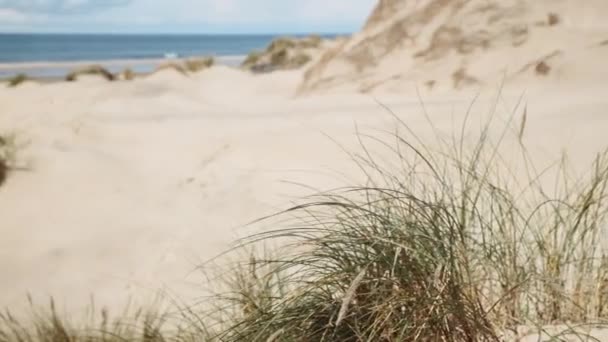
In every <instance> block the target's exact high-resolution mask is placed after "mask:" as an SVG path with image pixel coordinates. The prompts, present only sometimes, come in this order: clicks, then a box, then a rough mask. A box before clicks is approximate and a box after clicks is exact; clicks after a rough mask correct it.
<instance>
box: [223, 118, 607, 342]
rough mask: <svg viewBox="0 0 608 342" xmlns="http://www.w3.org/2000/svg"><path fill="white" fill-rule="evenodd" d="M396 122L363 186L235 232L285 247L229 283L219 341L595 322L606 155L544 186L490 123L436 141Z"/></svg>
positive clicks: (402, 337)
mask: <svg viewBox="0 0 608 342" xmlns="http://www.w3.org/2000/svg"><path fill="white" fill-rule="evenodd" d="M465 122H466V120H465ZM401 125H402V128H404V129H406V131H407V132H409V133H408V135H407V137H406V135H405V134H398V135H396V136H394V137H393V139H394V141H396V142H397V143H395V144H387V143H386V142H382V141H380V144H384V146H389V148H390V149H391V150H392V153H393V156H394V157H395V158H394V161H395V162H394V163H392V165H393V166H391V167H388V166H387V167H383V166H381V165H383V164H382V163H381V162H380V161H379V158H378V159H376V158H374V157H373V156H372V154H369V153H368V149H367V147H366V146H364V154H363V155H362V156H354V158H355V160H356V161H357V164H358V165H359V166H360V167H361V169H362V170H363V171H364V172H365V174H366V175H368V182H367V184H366V185H365V186H361V187H352V188H347V189H342V190H338V191H332V192H330V193H328V194H323V195H320V196H319V197H318V198H316V199H313V200H312V201H310V202H308V203H304V204H302V205H298V206H296V207H294V208H292V209H290V210H288V211H287V212H286V213H285V214H288V215H293V216H292V217H295V219H294V221H293V224H292V225H291V226H288V227H285V226H284V225H283V226H280V227H279V229H277V230H271V231H269V232H265V233H261V234H258V235H255V236H252V237H250V238H248V239H245V240H244V241H243V242H244V244H245V245H248V244H257V243H260V242H271V241H273V240H275V241H277V245H279V246H283V247H280V248H279V249H278V250H277V251H276V252H275V253H274V255H276V257H274V258H264V259H257V260H255V261H254V262H252V263H251V264H252V266H251V268H252V269H254V271H251V272H250V274H251V275H250V276H249V277H248V278H245V279H246V280H245V281H244V280H243V279H244V277H242V276H241V275H238V276H236V277H235V278H234V279H233V280H232V283H233V284H235V285H234V286H233V288H234V289H235V290H234V291H233V292H231V293H230V294H229V295H228V296H227V297H226V299H227V301H228V302H230V303H234V309H233V311H229V313H228V314H227V315H226V318H225V319H224V320H223V321H224V322H225V321H228V322H232V325H229V326H228V328H225V329H224V330H223V331H222V333H220V335H219V336H220V340H221V341H268V340H272V341H500V340H503V339H506V338H507V337H506V336H507V335H506V334H507V332H509V331H517V329H518V327H521V326H529V327H544V326H547V325H556V324H566V325H577V324H590V323H605V322H606V319H608V254H606V249H605V248H606V245H605V241H604V240H605V239H606V237H608V234H607V233H608V231H607V227H606V210H607V209H608V205H607V203H606V194H607V193H606V189H607V185H608V159H607V155H606V154H605V153H603V154H601V155H599V156H598V157H597V160H596V161H595V163H594V164H593V165H592V168H591V174H589V175H588V177H586V178H585V181H583V180H581V181H577V182H575V181H572V179H570V178H569V177H568V176H566V175H567V172H566V168H565V166H563V167H561V168H556V171H557V174H558V176H556V179H557V183H556V188H555V189H556V190H555V192H554V194H553V195H550V194H549V193H548V192H547V189H546V187H544V186H543V185H542V182H543V180H544V179H546V178H547V177H551V175H550V174H549V173H548V172H549V171H546V172H536V171H535V169H534V166H533V163H532V162H531V160H530V157H529V155H528V154H527V152H526V150H525V148H524V147H523V146H521V150H522V151H521V152H522V155H523V157H522V159H523V160H522V164H521V165H523V166H525V167H523V169H522V170H520V171H522V173H523V174H525V175H527V177H526V179H525V181H524V182H522V181H521V178H519V177H518V176H516V175H517V173H516V170H513V168H512V165H513V164H511V163H509V162H507V161H506V159H504V158H503V157H502V156H501V155H500V153H499V152H498V151H499V149H500V148H499V147H500V145H501V139H499V141H491V140H490V138H489V136H490V134H489V132H490V130H491V129H492V127H491V125H490V124H488V125H487V126H486V127H485V128H484V129H483V131H482V132H481V137H480V138H479V140H478V141H477V142H476V143H474V144H473V145H472V146H470V147H469V148H467V147H466V146H467V144H466V143H465V142H464V138H460V140H459V139H445V138H444V137H442V136H441V135H440V134H438V135H437V138H438V141H439V145H440V146H439V147H438V148H437V149H431V147H430V146H429V145H426V144H424V143H423V142H422V140H421V139H418V137H416V135H414V133H413V132H412V131H411V130H410V129H409V127H407V125H406V124H405V123H403V122H401ZM524 128H525V121H522V125H521V131H520V138H521V136H523V131H524ZM507 129H511V127H508V128H507ZM514 131H517V129H514ZM462 132H464V126H463V130H462ZM503 133H504V134H503ZM503 133H500V134H498V136H499V137H501V136H502V137H504V136H505V135H506V134H507V131H506V130H505V131H504V132H503ZM463 135H464V134H463ZM515 135H517V134H516V132H515ZM370 141H372V142H373V141H375V142H379V140H378V139H377V138H374V137H371V140H370ZM395 165H399V166H401V167H400V169H401V171H396V167H395ZM260 270H261V271H260ZM238 273H239V274H242V273H243V272H242V271H238ZM247 279H248V280H247ZM252 284H253V285H252ZM245 308H246V310H245ZM561 333H562V334H563V332H561ZM562 336H563V335H562ZM558 340H559V339H558Z"/></svg>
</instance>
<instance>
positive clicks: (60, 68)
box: [0, 34, 332, 77]
mask: <svg viewBox="0 0 608 342" xmlns="http://www.w3.org/2000/svg"><path fill="white" fill-rule="evenodd" d="M277 36H283V35H280V34H276V35H126V34H114V35H112V34H0V77H10V76H11V75H14V74H17V73H26V74H28V75H31V76H38V77H57V76H61V75H64V74H65V72H66V71H67V70H69V69H70V68H69V66H68V64H69V63H67V62H86V61H91V62H110V61H129V62H128V63H122V64H121V63H108V68H109V69H116V70H118V69H120V68H124V67H131V68H133V69H135V70H136V71H141V72H146V71H149V69H151V68H153V65H152V64H150V63H149V62H148V63H146V60H148V61H149V60H154V59H156V60H158V59H163V58H167V57H192V56H214V57H216V58H217V59H218V61H219V62H220V63H223V64H228V65H232V64H238V63H239V62H240V61H241V60H242V59H243V58H244V56H246V55H247V54H249V52H251V51H253V50H259V49H263V48H265V47H266V46H267V45H268V44H269V43H270V42H271V41H272V40H273V39H274V38H276V37H277ZM331 36H332V35H326V37H331ZM135 61H141V63H140V62H137V63H135ZM102 64H104V63H102Z"/></svg>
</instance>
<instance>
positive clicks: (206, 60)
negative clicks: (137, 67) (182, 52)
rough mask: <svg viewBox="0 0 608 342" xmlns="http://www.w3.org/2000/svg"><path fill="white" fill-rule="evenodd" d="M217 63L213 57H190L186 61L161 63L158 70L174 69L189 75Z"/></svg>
mask: <svg viewBox="0 0 608 342" xmlns="http://www.w3.org/2000/svg"><path fill="white" fill-rule="evenodd" d="M214 64H215V59H214V58H213V57H201V58H190V59H186V60H184V61H170V62H166V63H163V64H161V65H159V66H158V67H157V68H156V71H160V70H167V69H172V70H175V71H177V72H179V73H180V74H183V75H187V74H189V73H196V72H199V71H202V70H205V69H208V68H210V67H212V66H213V65H214Z"/></svg>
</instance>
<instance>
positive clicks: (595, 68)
mask: <svg viewBox="0 0 608 342" xmlns="http://www.w3.org/2000/svg"><path fill="white" fill-rule="evenodd" d="M607 14H608V5H607V3H606V2H605V1H601V0H594V1H587V2H584V3H581V2H580V1H574V0H558V1H542V0H541V1H524V0H507V1H486V0H472V1H445V0H425V1H400V0H384V1H381V2H380V4H379V6H378V7H377V8H376V10H375V11H374V13H373V14H372V15H371V16H370V18H369V20H368V22H367V24H366V25H365V26H364V29H363V30H362V31H361V32H360V33H358V34H356V35H354V36H353V37H352V38H351V39H350V41H348V42H345V43H343V44H342V45H341V46H338V47H336V48H334V49H331V50H329V51H327V52H326V53H325V55H324V56H323V57H322V58H321V59H320V60H319V61H318V62H317V63H316V65H314V66H312V67H311V68H310V70H309V71H308V72H307V74H306V76H305V79H304V81H303V83H302V84H301V86H300V91H301V92H314V91H317V92H321V91H326V90H329V89H334V90H335V89H340V88H345V89H351V90H357V91H362V92H371V91H375V90H382V89H384V90H388V89H393V90H395V91H399V89H402V88H403V87H404V86H406V87H407V86H420V87H421V88H432V89H453V88H463V87H479V86H484V85H492V86H494V85H496V84H500V83H502V82H503V81H507V82H514V83H517V82H522V83H523V84H528V85H529V84H530V82H535V83H555V82H563V81H565V82H575V81H577V80H585V81H594V82H603V80H604V79H605V78H606V76H607V73H608V67H606V66H605V65H603V64H605V63H603V62H602V61H603V60H606V57H608V49H605V48H603V47H602V45H601V42H602V41H604V40H606V39H608V27H606V25H605V23H604V19H603V18H605V17H606V15H607Z"/></svg>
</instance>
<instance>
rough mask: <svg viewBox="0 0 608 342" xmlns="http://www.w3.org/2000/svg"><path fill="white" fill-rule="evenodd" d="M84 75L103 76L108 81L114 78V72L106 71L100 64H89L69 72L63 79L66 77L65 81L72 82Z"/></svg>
mask: <svg viewBox="0 0 608 342" xmlns="http://www.w3.org/2000/svg"><path fill="white" fill-rule="evenodd" d="M85 75H93V76H101V77H102V78H105V79H106V80H108V81H114V80H115V79H116V77H115V76H114V74H112V73H111V72H110V71H108V70H107V69H106V68H104V67H102V66H101V65H89V66H86V67H83V68H79V69H76V70H74V71H72V72H70V73H69V74H68V75H67V76H66V77H65V79H66V81H69V82H73V81H76V80H78V78H79V77H80V76H85Z"/></svg>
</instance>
